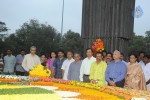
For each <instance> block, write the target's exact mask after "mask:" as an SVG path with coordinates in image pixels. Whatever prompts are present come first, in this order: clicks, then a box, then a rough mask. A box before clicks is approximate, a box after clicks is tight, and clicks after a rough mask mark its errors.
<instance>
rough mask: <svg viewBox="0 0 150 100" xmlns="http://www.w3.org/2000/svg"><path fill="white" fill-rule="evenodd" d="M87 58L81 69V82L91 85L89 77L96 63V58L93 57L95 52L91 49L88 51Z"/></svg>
mask: <svg viewBox="0 0 150 100" xmlns="http://www.w3.org/2000/svg"><path fill="white" fill-rule="evenodd" d="M86 55H87V57H86V58H85V59H84V60H83V62H82V65H81V68H80V81H83V82H86V83H90V79H89V75H90V68H91V64H92V63H93V62H94V61H96V58H94V57H93V51H92V49H91V48H88V49H86Z"/></svg>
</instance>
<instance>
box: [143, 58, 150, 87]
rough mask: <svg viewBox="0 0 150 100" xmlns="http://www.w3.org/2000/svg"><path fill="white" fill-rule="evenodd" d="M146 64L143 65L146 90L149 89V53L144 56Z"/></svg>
mask: <svg viewBox="0 0 150 100" xmlns="http://www.w3.org/2000/svg"><path fill="white" fill-rule="evenodd" d="M144 61H145V63H146V66H145V67H144V75H145V80H146V86H147V90H150V55H145V56H144Z"/></svg>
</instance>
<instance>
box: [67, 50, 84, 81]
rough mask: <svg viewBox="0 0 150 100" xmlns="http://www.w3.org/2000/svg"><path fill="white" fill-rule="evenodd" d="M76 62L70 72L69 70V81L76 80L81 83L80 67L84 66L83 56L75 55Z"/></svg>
mask: <svg viewBox="0 0 150 100" xmlns="http://www.w3.org/2000/svg"><path fill="white" fill-rule="evenodd" d="M74 59H75V61H74V62H72V63H71V64H70V67H69V70H68V80H76V81H80V78H79V76H80V67H81V64H82V61H81V60H80V59H81V55H80V54H79V53H75V54H74Z"/></svg>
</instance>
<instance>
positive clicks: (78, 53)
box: [74, 52, 82, 57]
mask: <svg viewBox="0 0 150 100" xmlns="http://www.w3.org/2000/svg"><path fill="white" fill-rule="evenodd" d="M75 54H78V55H79V56H80V57H82V56H81V53H79V52H75V53H74V55H75Z"/></svg>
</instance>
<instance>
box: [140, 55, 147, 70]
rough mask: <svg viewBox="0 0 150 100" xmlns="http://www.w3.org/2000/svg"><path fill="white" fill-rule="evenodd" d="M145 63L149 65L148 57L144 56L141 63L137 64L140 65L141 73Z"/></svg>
mask: <svg viewBox="0 0 150 100" xmlns="http://www.w3.org/2000/svg"><path fill="white" fill-rule="evenodd" d="M147 63H149V60H148V55H144V57H143V60H141V61H140V62H139V64H140V65H141V67H142V69H143V71H144V69H145V67H146V64H147Z"/></svg>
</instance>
